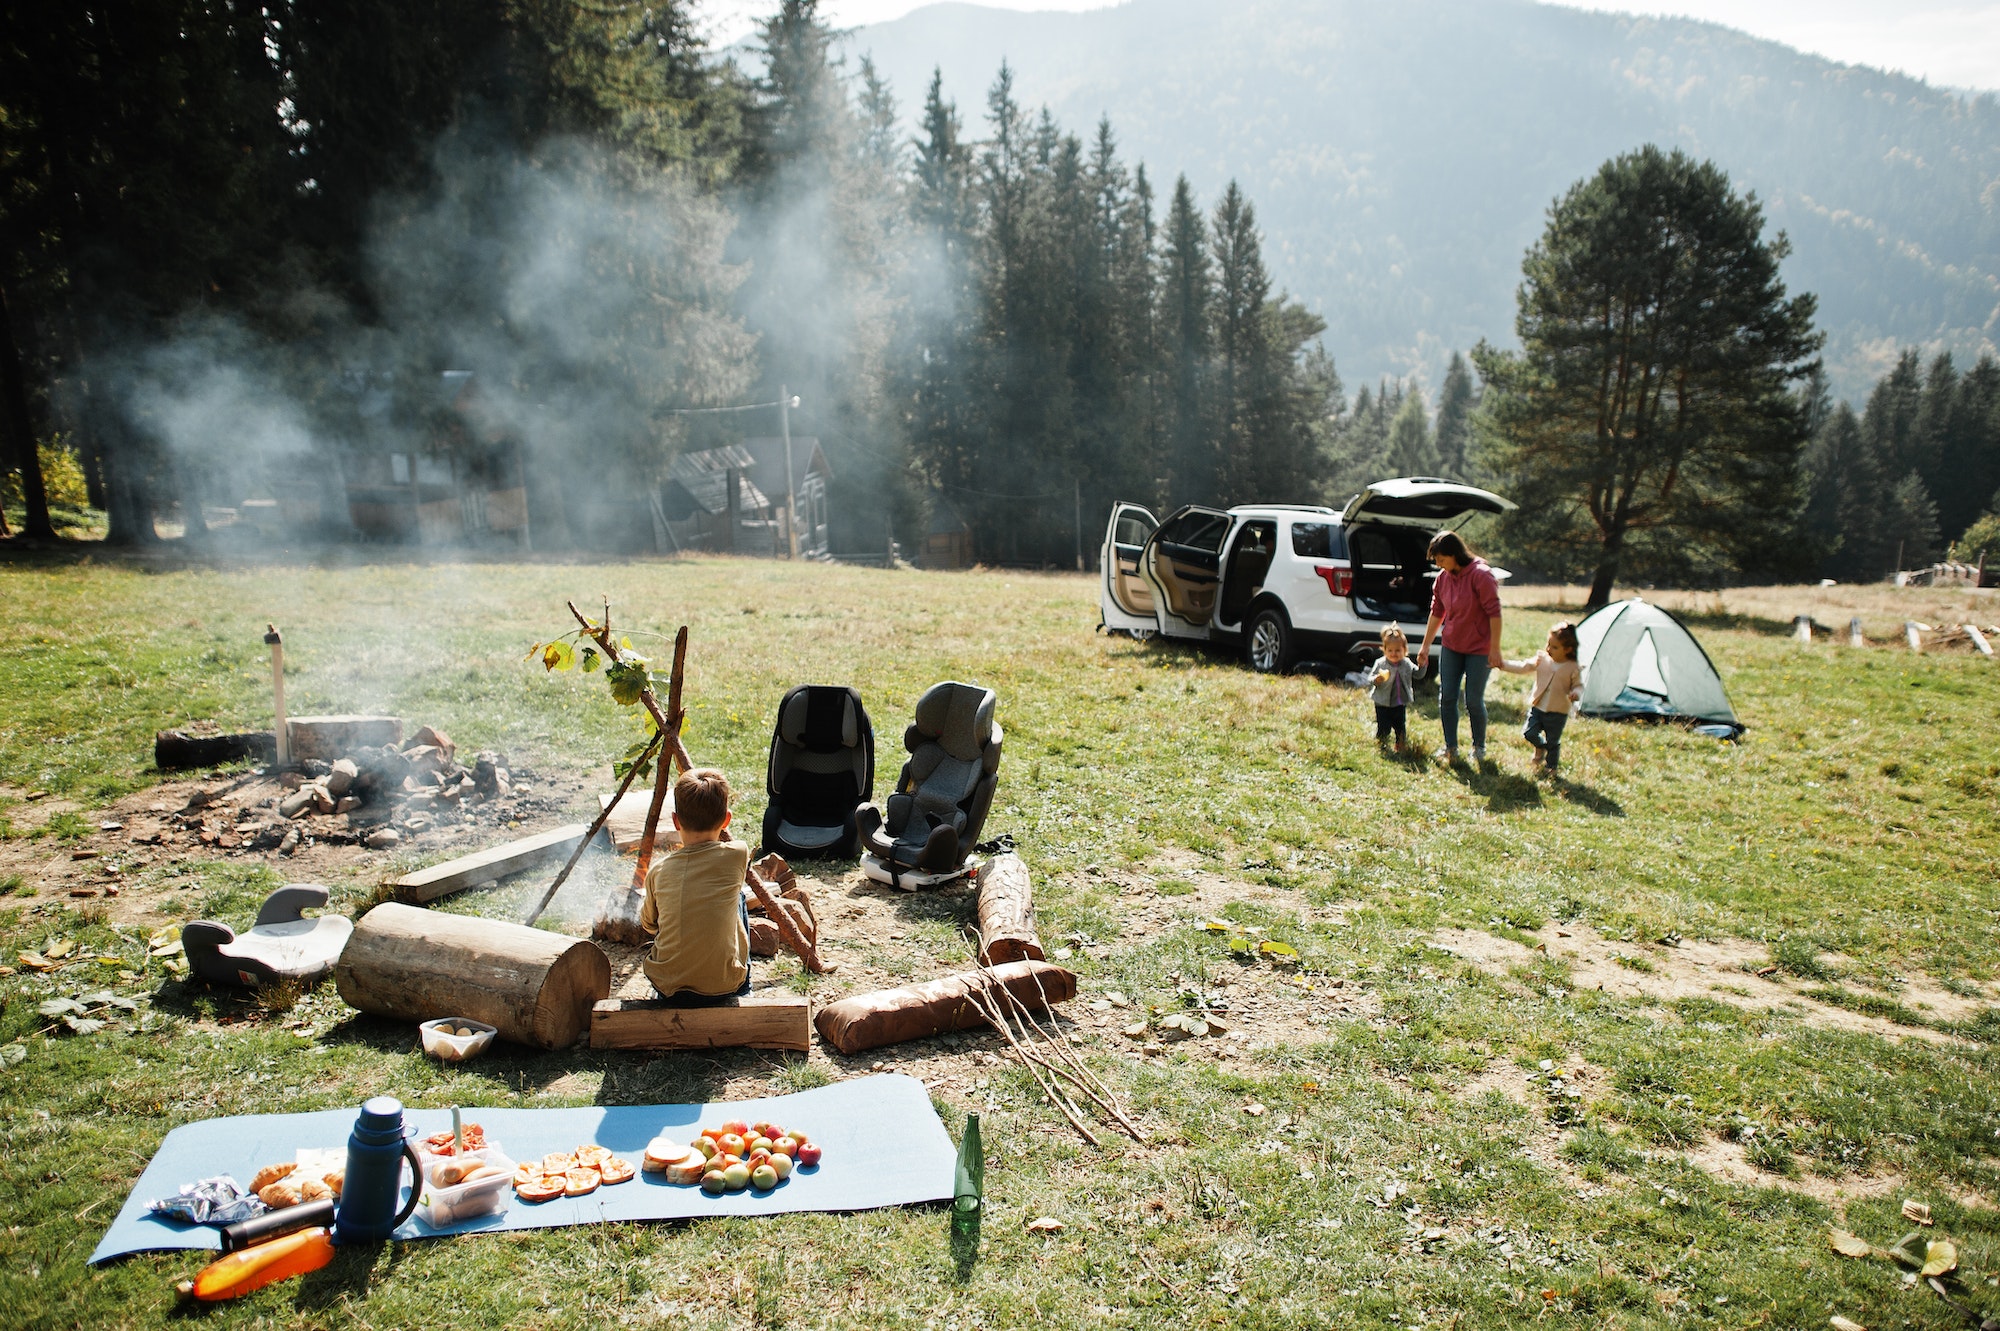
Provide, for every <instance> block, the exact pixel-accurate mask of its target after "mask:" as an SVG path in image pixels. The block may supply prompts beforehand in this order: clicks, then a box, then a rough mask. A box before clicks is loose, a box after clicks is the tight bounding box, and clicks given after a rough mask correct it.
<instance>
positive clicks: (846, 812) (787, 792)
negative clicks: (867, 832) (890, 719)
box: [764, 684, 875, 860]
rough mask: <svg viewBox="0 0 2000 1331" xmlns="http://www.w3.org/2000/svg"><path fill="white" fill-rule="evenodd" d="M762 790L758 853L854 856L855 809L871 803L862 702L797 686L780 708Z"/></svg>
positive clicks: (869, 749) (820, 687)
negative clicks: (761, 841) (761, 849)
mask: <svg viewBox="0 0 2000 1331" xmlns="http://www.w3.org/2000/svg"><path fill="white" fill-rule="evenodd" d="M764 788H765V790H766V792H767V793H768V794H769V795H770V797H771V803H770V804H769V806H767V807H766V808H765V810H764V849H765V850H767V851H776V852H777V853H778V854H779V855H782V856H784V857H785V858H786V859H788V860H791V859H815V858H817V859H831V858H838V857H840V856H844V855H852V854H855V853H856V851H855V810H856V807H857V806H859V805H861V804H865V803H867V802H868V801H869V800H871V799H873V798H874V796H875V731H874V729H873V728H872V727H871V726H870V725H869V724H868V711H867V709H866V708H864V707H862V705H861V695H860V694H859V693H856V692H855V691H854V690H853V689H850V688H844V687H841V686H840V685H835V684H801V685H799V686H798V687H797V688H795V689H793V690H792V691H791V692H790V693H787V694H786V695H785V697H784V700H783V701H782V702H780V703H779V704H778V719H777V722H776V723H775V724H774V725H773V726H772V727H771V762H770V766H769V768H768V770H767V771H766V773H765V778H764Z"/></svg>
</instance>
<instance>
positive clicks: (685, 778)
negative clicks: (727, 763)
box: [661, 758, 730, 832]
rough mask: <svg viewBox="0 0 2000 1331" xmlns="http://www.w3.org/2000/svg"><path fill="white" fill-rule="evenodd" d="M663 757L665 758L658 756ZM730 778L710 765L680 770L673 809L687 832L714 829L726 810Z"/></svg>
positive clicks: (719, 824) (675, 786)
mask: <svg viewBox="0 0 2000 1331" xmlns="http://www.w3.org/2000/svg"><path fill="white" fill-rule="evenodd" d="M661 761H663V762H664V761H665V759H664V758H663V759H661ZM729 793H730V792H729V778H728V777H726V776H724V775H723V774H722V773H721V772H718V771H717V770H716V769H715V768H713V767H697V768H695V769H694V770H693V771H692V772H682V773H681V779H680V780H678V781H676V782H674V812H675V813H676V814H678V815H679V816H680V820H681V826H682V827H684V828H686V829H687V830H688V831H690V832H713V831H714V830H715V829H716V828H718V827H720V826H722V820H723V819H724V818H725V817H727V816H728V814H729Z"/></svg>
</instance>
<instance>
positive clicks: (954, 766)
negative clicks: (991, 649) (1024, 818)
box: [859, 682, 1001, 873]
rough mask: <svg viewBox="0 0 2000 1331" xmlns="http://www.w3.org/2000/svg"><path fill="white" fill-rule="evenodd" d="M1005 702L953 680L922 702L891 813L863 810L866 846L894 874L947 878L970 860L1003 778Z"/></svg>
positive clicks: (907, 738) (906, 739) (907, 739)
mask: <svg viewBox="0 0 2000 1331" xmlns="http://www.w3.org/2000/svg"><path fill="white" fill-rule="evenodd" d="M999 701H1000V700H999V699H998V698H997V697H995V696H994V693H993V690H991V689H986V688H981V687H980V686H979V685H977V684H959V683H953V682H947V683H943V684H933V685H932V686H931V687H930V688H929V689H927V690H925V691H924V696H923V697H921V698H919V699H918V700H917V719H916V723H915V724H914V725H912V726H911V727H910V728H909V729H908V730H906V731H904V732H903V747H904V748H906V749H908V750H909V751H910V758H909V761H908V762H906V763H904V764H903V772H902V775H901V776H899V777H897V778H896V790H895V793H894V794H892V795H890V796H889V800H888V810H887V813H886V815H885V814H884V813H883V811H881V810H878V809H876V808H875V807H874V806H873V805H869V806H867V807H865V808H863V809H861V810H860V812H859V820H860V826H861V836H862V845H863V846H864V848H866V849H867V850H868V851H869V852H870V853H872V854H874V855H875V856H876V857H878V858H879V859H881V860H882V861H883V863H884V864H886V865H887V866H888V867H889V869H890V870H891V871H892V872H894V871H896V870H904V869H907V870H915V871H918V872H922V873H946V872H949V871H950V870H953V869H956V868H958V867H959V866H960V865H962V864H964V863H965V861H966V859H967V858H968V857H970V856H971V854H972V848H973V846H974V845H975V844H976V843H977V842H978V840H979V832H980V829H981V828H982V827H983V826H984V825H985V823H986V811H987V810H988V809H989V808H991V807H992V804H993V789H994V787H995V786H996V785H998V784H999V780H1000V738H1001V736H1000V725H999V723H998V722H996V721H995V720H994V719H993V709H994V708H995V707H996V706H997V705H998V704H999Z"/></svg>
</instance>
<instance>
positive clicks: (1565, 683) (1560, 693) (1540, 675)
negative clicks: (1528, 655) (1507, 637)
mask: <svg viewBox="0 0 2000 1331" xmlns="http://www.w3.org/2000/svg"><path fill="white" fill-rule="evenodd" d="M1582 687H1583V668H1582V667H1581V666H1579V665H1577V663H1576V662H1575V661H1558V660H1556V659H1555V657H1553V656H1550V655H1549V654H1548V653H1547V652H1537V653H1535V687H1534V688H1533V690H1531V691H1530V692H1529V694H1528V706H1530V707H1533V708H1535V709H1536V710H1537V711H1543V712H1562V713H1567V712H1568V711H1569V692H1570V690H1571V689H1580V688H1582Z"/></svg>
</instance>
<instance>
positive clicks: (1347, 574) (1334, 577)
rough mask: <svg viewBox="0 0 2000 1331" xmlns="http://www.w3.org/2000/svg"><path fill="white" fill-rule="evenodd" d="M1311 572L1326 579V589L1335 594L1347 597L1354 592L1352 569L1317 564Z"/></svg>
mask: <svg viewBox="0 0 2000 1331" xmlns="http://www.w3.org/2000/svg"><path fill="white" fill-rule="evenodd" d="M1313 572H1315V573H1317V574H1319V575H1320V576H1321V577H1322V578H1325V579H1326V589H1327V590H1328V591H1330V592H1332V593H1333V594H1334V595H1335V596H1339V597H1343V598H1344V597H1348V596H1352V595H1353V594H1354V570H1353V569H1351V568H1336V567H1334V566H1333V565H1332V564H1319V565H1316V566H1315V567H1314V569H1313Z"/></svg>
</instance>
